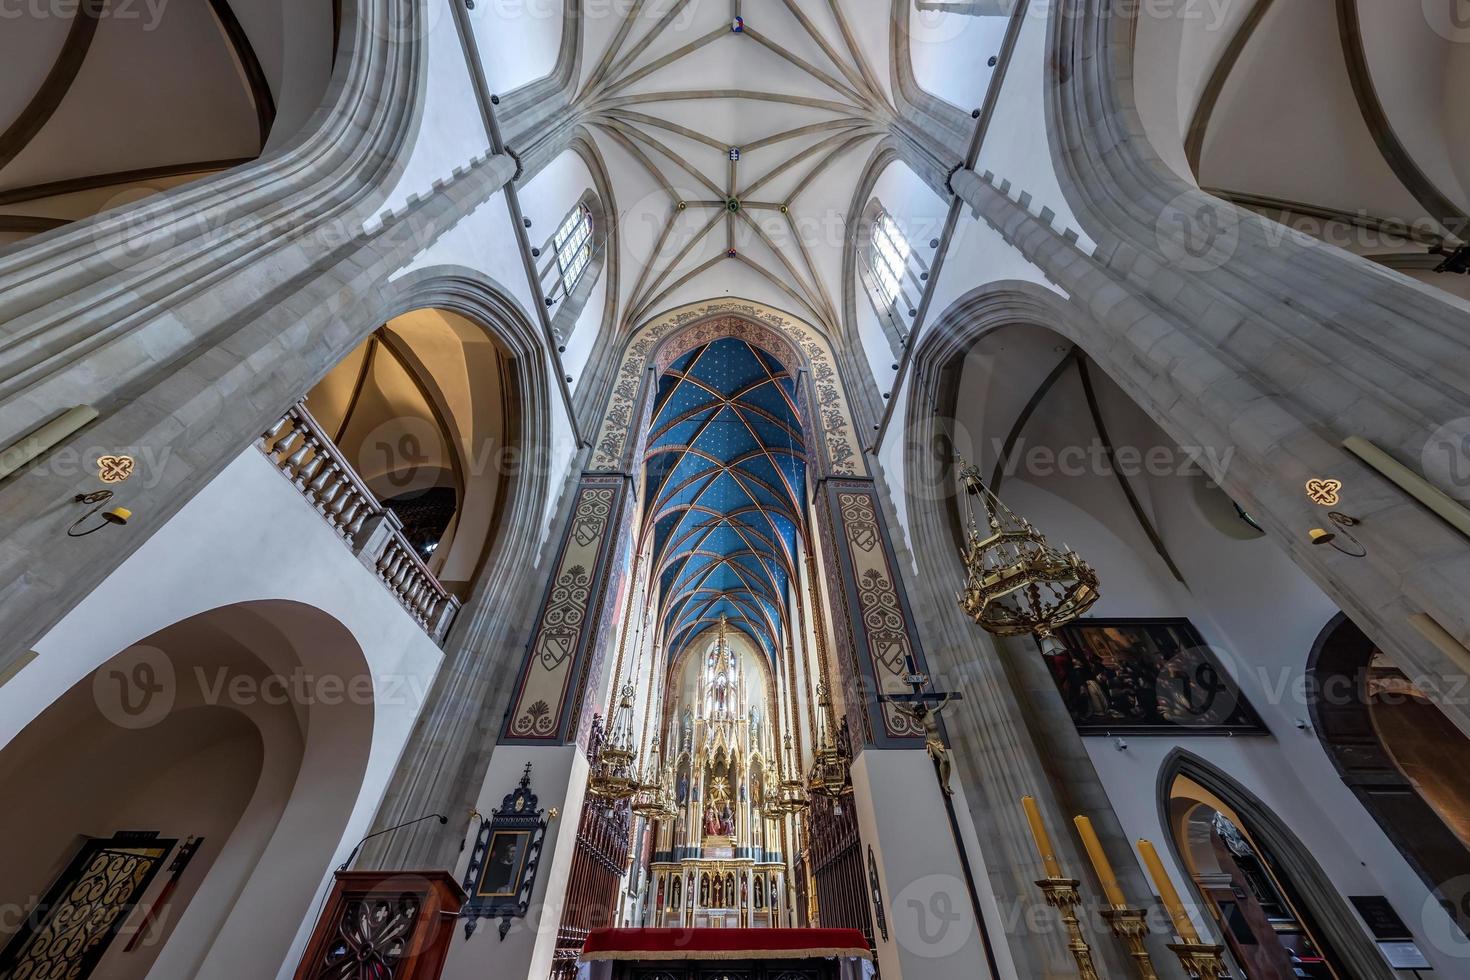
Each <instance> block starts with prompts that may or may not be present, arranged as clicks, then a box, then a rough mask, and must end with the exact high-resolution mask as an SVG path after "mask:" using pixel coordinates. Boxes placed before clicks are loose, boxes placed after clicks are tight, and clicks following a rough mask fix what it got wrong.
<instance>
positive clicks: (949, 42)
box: [900, 0, 1011, 109]
mask: <svg viewBox="0 0 1470 980" xmlns="http://www.w3.org/2000/svg"><path fill="white" fill-rule="evenodd" d="M909 6H910V8H911V9H910V10H909V38H908V44H909V58H910V60H911V62H912V64H913V68H914V80H915V81H917V82H918V83H919V86H920V87H921V88H923V89H924V90H925V91H926V92H929V93H931V94H933V95H937V96H939V97H940V98H941V99H944V100H945V101H947V102H949V103H951V104H953V105H956V106H959V107H960V108H962V109H978V108H980V105H981V103H983V102H984V101H985V92H986V90H987V89H989V88H990V80H991V78H992V77H993V76H994V74H995V69H993V68H991V67H990V66H989V64H988V63H987V62H988V61H989V60H990V58H991V56H993V55H999V54H1000V49H1001V42H1002V41H1003V40H1004V38H1005V33H1006V25H1007V24H1008V23H1009V22H1010V17H1009V16H1008V9H1007V8H1009V7H1010V6H1011V4H1010V2H1009V0H992V2H991V6H992V7H993V8H994V10H995V12H994V13H988V14H985V15H984V16H979V17H976V16H973V15H967V14H958V13H952V12H949V11H943V10H919V9H917V7H916V6H915V5H913V4H910V5H909ZM900 43H902V42H900Z"/></svg>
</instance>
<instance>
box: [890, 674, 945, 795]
mask: <svg viewBox="0 0 1470 980" xmlns="http://www.w3.org/2000/svg"><path fill="white" fill-rule="evenodd" d="M908 666H909V673H908V677H906V678H905V680H907V681H908V683H909V686H911V687H912V688H913V689H914V690H913V693H912V694H880V695H879V696H878V700H880V701H884V702H887V703H889V704H892V705H894V706H895V707H896V708H897V709H898V710H899V712H901V713H902V714H905V715H907V716H908V717H910V718H912V719H914V721H916V722H918V723H919V724H920V725H922V726H923V728H924V748H925V749H927V750H928V752H929V758H931V759H933V760H934V771H935V772H936V773H937V774H938V776H939V788H940V789H942V790H944V795H945V796H953V795H954V790H953V789H951V788H950V786H949V777H950V773H951V772H953V770H954V763H953V762H952V760H951V758H950V754H949V748H948V747H947V746H946V745H945V744H944V736H943V735H942V734H941V733H940V731H939V714H940V712H942V711H943V710H944V709H945V708H947V707H948V706H949V703H950V702H951V701H960V700H963V698H964V695H963V694H960V693H959V692H958V691H946V692H943V693H938V692H925V690H924V688H925V687H926V686H928V684H929V676H928V675H927V674H921V673H919V672H918V670H917V668H916V667H915V666H914V658H913V657H909V659H908Z"/></svg>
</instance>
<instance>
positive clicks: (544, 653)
mask: <svg viewBox="0 0 1470 980" xmlns="http://www.w3.org/2000/svg"><path fill="white" fill-rule="evenodd" d="M627 491H628V486H627V480H626V479H625V478H623V477H621V476H616V475H599V474H584V475H583V477H582V479H581V481H580V482H579V484H578V485H577V488H576V490H575V492H574V494H573V497H572V500H571V505H570V506H571V512H570V519H569V521H568V523H567V525H566V527H565V530H564V532H563V536H562V541H561V544H560V548H559V550H558V552H557V558H556V560H555V562H554V564H553V565H552V568H551V575H550V581H549V584H548V586H547V589H546V594H545V597H544V598H543V600H542V603H541V607H540V613H539V615H538V618H537V622H536V626H535V628H534V630H533V632H532V637H531V642H530V646H529V649H528V650H527V651H526V655H525V658H524V661H523V662H522V664H521V669H520V672H519V675H518V677H517V679H516V682H515V687H514V693H513V694H512V696H511V702H510V706H509V708H508V710H507V712H506V715H505V719H504V723H503V725H502V727H501V732H500V739H499V742H498V744H497V745H496V746H495V750H494V752H493V753H492V754H491V756H490V762H489V767H488V770H487V772H486V774H485V779H484V783H483V788H482V789H481V794H480V796H481V802H480V809H481V812H482V813H486V814H488V813H489V807H491V806H494V805H495V804H496V803H497V802H498V801H499V799H500V797H501V796H503V795H504V794H505V792H506V791H507V789H506V787H507V786H508V785H510V783H509V782H508V780H511V779H512V777H513V776H514V777H515V778H516V779H518V778H519V775H518V773H519V772H520V771H521V769H523V768H524V766H525V764H526V763H527V762H530V763H532V767H533V768H532V773H531V781H532V787H533V788H534V789H535V791H536V793H537V795H538V796H539V797H540V801H541V805H542V806H543V807H556V808H557V809H558V810H559V811H560V817H559V818H558V820H557V821H554V822H553V823H552V825H551V826H550V827H549V828H548V830H547V835H546V844H545V847H544V849H543V851H542V855H541V862H540V873H539V875H538V878H537V881H536V883H535V889H534V890H533V892H532V896H531V911H530V914H529V916H528V917H527V918H526V919H524V920H519V921H517V922H516V923H515V926H514V928H513V929H512V930H511V933H510V934H509V935H508V936H507V937H506V939H505V940H504V941H503V942H502V941H501V940H500V939H499V937H498V935H496V930H495V929H493V928H487V929H480V930H477V931H476V932H475V933H474V935H473V936H472V937H470V938H469V939H466V938H464V936H463V933H457V934H456V936H455V939H454V941H453V943H452V944H451V946H450V951H449V955H448V958H447V960H446V962H445V967H444V976H445V977H446V978H447V980H470V978H478V977H483V976H484V975H485V972H486V970H488V969H492V968H493V970H494V971H495V972H496V973H497V974H499V973H503V974H504V975H505V976H515V977H519V976H536V977H539V976H547V975H549V974H550V971H551V965H552V955H553V953H554V951H555V948H556V938H557V930H558V928H559V926H560V924H561V919H562V910H563V908H564V906H565V905H566V903H567V901H568V900H569V898H574V897H575V896H568V894H567V886H568V875H569V873H570V869H571V865H572V856H573V854H574V853H575V850H576V847H577V829H578V823H579V819H580V816H581V812H582V807H583V803H584V802H585V800H586V793H587V776H588V762H587V758H586V752H587V744H588V735H589V728H590V722H591V716H592V714H593V712H594V711H597V710H599V708H600V706H601V699H600V698H598V692H600V691H601V690H602V689H603V687H604V685H603V681H602V675H603V664H602V662H601V661H602V655H603V654H604V653H605V652H606V648H607V646H609V645H611V644H609V643H607V642H606V641H605V640H603V639H602V636H603V634H604V633H607V632H609V631H607V630H606V624H608V623H610V622H612V621H614V619H615V616H614V608H615V607H616V605H617V604H618V603H619V601H620V600H621V599H622V598H623V596H622V592H623V585H624V579H625V578H626V573H627V569H626V567H625V566H626V564H627V563H626V560H625V555H624V552H625V551H626V549H625V548H623V547H622V538H623V536H624V535H623V532H624V530H625V528H624V524H625V518H626V517H627V513H626V511H627V508H626V500H627ZM466 853H468V849H467V851H466ZM467 861H468V857H464V858H461V867H460V871H461V873H463V871H464V863H465V862H467ZM618 905H620V903H618ZM615 907H617V906H615Z"/></svg>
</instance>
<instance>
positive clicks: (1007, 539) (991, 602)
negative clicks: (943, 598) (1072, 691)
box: [959, 459, 1098, 640]
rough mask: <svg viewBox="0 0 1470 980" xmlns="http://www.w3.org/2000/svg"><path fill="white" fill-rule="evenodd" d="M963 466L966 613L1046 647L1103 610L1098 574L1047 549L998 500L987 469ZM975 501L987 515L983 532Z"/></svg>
mask: <svg viewBox="0 0 1470 980" xmlns="http://www.w3.org/2000/svg"><path fill="white" fill-rule="evenodd" d="M960 462H961V464H962V468H961V470H960V474H959V481H960V486H961V487H962V488H963V489H964V491H965V497H964V500H965V528H964V532H965V546H964V549H963V552H962V554H961V558H962V559H963V561H964V563H965V590H964V591H963V592H961V593H960V594H959V602H960V607H961V608H963V609H964V610H965V613H966V614H967V615H969V616H970V617H971V618H972V619H974V620H975V622H976V623H979V624H980V625H981V626H982V627H984V628H985V629H986V630H987V631H989V632H991V633H994V634H995V635H996V636H1017V635H1020V634H1023V633H1034V634H1036V635H1037V636H1038V637H1039V638H1041V639H1043V640H1045V639H1046V638H1048V637H1050V636H1051V635H1052V632H1053V631H1054V630H1056V629H1058V628H1059V627H1062V626H1065V625H1066V624H1067V623H1070V622H1072V620H1074V619H1076V618H1077V617H1078V616H1081V615H1082V614H1083V613H1084V612H1086V611H1087V610H1088V609H1090V608H1091V607H1092V605H1093V603H1095V602H1097V600H1098V588H1097V586H1098V581H1097V572H1095V571H1093V569H1092V566H1091V565H1089V564H1087V562H1085V561H1083V560H1082V558H1081V557H1080V556H1078V554H1077V553H1076V552H1075V551H1073V550H1072V549H1070V548H1068V547H1067V546H1066V545H1063V546H1062V550H1061V551H1058V550H1057V549H1055V548H1053V547H1052V546H1051V545H1049V544H1047V541H1046V535H1044V534H1042V533H1041V532H1040V531H1038V530H1036V528H1034V527H1032V526H1031V522H1030V521H1027V520H1026V519H1025V518H1023V517H1017V516H1016V515H1015V514H1013V513H1012V512H1011V509H1010V508H1009V507H1007V506H1006V505H1005V504H1003V503H1001V501H1000V498H999V497H997V496H996V495H995V494H994V493H992V492H991V490H990V488H989V487H987V486H986V485H985V483H984V481H983V480H982V479H981V478H980V469H979V467H976V466H973V465H971V464H970V463H969V462H968V461H966V460H964V459H961V460H960ZM974 498H978V499H979V502H980V503H981V504H983V505H984V507H985V518H984V526H983V527H982V526H981V522H980V521H979V520H977V518H976V513H975V512H976V510H977V509H978V508H977V507H976V505H975V500H974Z"/></svg>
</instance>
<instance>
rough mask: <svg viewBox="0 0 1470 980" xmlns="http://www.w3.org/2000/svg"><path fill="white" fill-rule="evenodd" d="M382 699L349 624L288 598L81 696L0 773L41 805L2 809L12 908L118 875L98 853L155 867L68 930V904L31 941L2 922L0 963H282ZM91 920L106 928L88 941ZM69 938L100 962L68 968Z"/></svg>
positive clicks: (351, 794)
mask: <svg viewBox="0 0 1470 980" xmlns="http://www.w3.org/2000/svg"><path fill="white" fill-rule="evenodd" d="M327 678H333V679H335V680H334V681H332V683H334V684H335V685H337V686H335V687H333V688H332V690H333V691H335V692H336V693H335V694H334V695H333V696H332V697H328V696H327V694H328V689H327V688H326V687H325V686H319V685H322V684H323V683H324V679H327ZM372 690H373V689H372V682H371V677H370V675H369V674H368V673H367V666H366V662H365V660H364V659H363V655H362V651H361V650H360V648H359V647H358V645H357V643H356V642H355V641H354V640H353V638H352V637H351V635H350V634H349V633H348V632H347V630H346V629H345V627H343V626H342V625H341V624H340V623H338V622H337V621H336V620H335V619H332V618H331V617H329V616H327V615H326V614H324V613H322V612H320V611H319V610H316V609H314V608H312V607H309V606H304V605H301V604H299V603H293V602H288V601H282V600H269V601H259V602H247V603H239V604H235V605H231V606H224V607H220V608H217V609H213V610H210V611H208V612H204V613H200V614H198V615H195V616H191V617H189V618H187V619H184V620H181V621H179V622H176V623H174V624H172V625H170V626H167V627H165V628H164V629H162V630H159V631H157V632H155V633H153V634H151V635H150V636H147V637H144V638H142V639H141V640H139V641H138V642H137V643H136V644H133V645H131V646H129V647H127V648H126V649H124V650H122V651H120V652H119V653H118V654H116V655H115V656H114V657H112V658H111V659H109V660H108V661H107V662H106V663H104V664H102V665H101V666H99V667H98V668H97V669H96V670H94V671H92V672H91V673H90V674H89V675H88V676H87V677H85V678H83V679H82V680H81V681H79V682H78V683H76V684H75V685H73V686H72V688H71V689H70V690H69V691H68V692H67V693H66V694H64V695H63V696H62V697H60V698H58V699H57V700H55V701H54V702H52V703H51V705H49V706H48V707H47V708H46V710H45V711H43V712H42V713H41V714H40V715H38V716H37V717H36V718H35V719H34V720H33V721H32V722H31V724H29V725H28V726H27V727H26V728H25V729H24V730H23V731H22V732H21V733H20V734H19V735H18V736H17V737H16V738H14V739H13V740H12V741H11V742H9V743H8V744H7V745H6V746H5V748H4V750H3V751H0V780H3V782H4V784H5V786H6V787H7V792H9V793H14V794H15V798H17V799H26V800H28V801H29V805H27V806H25V807H12V808H6V809H5V811H4V812H3V813H0V829H3V830H4V831H5V833H4V836H3V841H4V843H3V844H0V863H3V864H4V866H5V867H6V868H7V869H8V870H7V874H6V875H5V876H4V881H3V883H0V889H4V900H5V901H7V902H13V903H15V905H16V907H19V908H25V909H27V910H32V909H33V908H35V906H36V905H37V898H38V897H40V896H65V895H66V894H68V883H71V884H72V885H73V886H74V885H75V883H76V882H78V881H80V880H83V879H85V878H87V877H88V876H89V875H92V874H97V873H108V874H112V873H114V872H113V870H112V869H105V872H104V869H101V868H99V867H97V866H96V865H95V863H89V862H95V860H96V859H97V858H96V855H98V854H104V855H105V854H108V853H117V852H122V853H128V854H132V855H133V856H134V857H135V858H146V859H147V860H148V861H149V862H150V866H148V867H143V868H140V869H138V871H137V873H136V874H135V875H133V876H132V877H130V878H128V879H127V880H128V881H129V883H130V884H129V886H128V887H126V888H121V889H117V890H115V891H114V892H113V893H112V894H114V895H115V896H116V897H117V898H118V905H117V907H116V909H115V910H114V911H113V912H112V913H111V914H110V915H108V914H99V915H98V916H96V917H95V918H89V917H82V918H81V919H80V920H72V921H69V920H68V916H67V914H66V911H65V905H64V902H65V899H64V898H62V900H61V904H57V905H55V906H53V907H52V908H51V909H49V910H48V909H45V908H42V909H36V914H34V915H32V916H31V918H30V919H29V920H28V923H29V924H28V925H27V926H26V927H25V929H24V931H21V932H19V933H17V932H16V930H15V928H14V927H15V926H16V925H19V921H18V920H17V922H15V923H11V922H9V921H7V923H6V924H5V925H6V928H7V933H8V934H7V936H6V942H7V944H8V945H7V946H6V947H5V951H4V953H3V954H0V956H3V957H4V958H3V959H0V963H3V964H4V965H3V966H0V970H9V969H17V968H18V967H17V962H21V963H24V962H28V961H31V960H33V959H35V958H37V957H39V960H36V961H37V962H46V963H48V965H50V966H51V967H53V968H58V969H60V968H62V966H61V964H64V965H65V968H66V969H71V968H73V967H77V968H81V967H84V966H87V965H90V966H93V967H95V969H96V970H97V971H98V973H97V975H102V976H108V977H117V978H120V980H124V978H134V977H143V976H145V975H148V974H149V973H150V971H155V973H154V975H175V976H185V975H187V976H194V977H228V976H233V975H238V973H236V972H234V971H236V970H237V969H238V964H239V963H240V962H245V961H247V959H248V961H249V962H252V963H257V964H272V965H274V964H277V963H280V962H282V961H284V959H285V958H286V955H287V953H288V950H289V949H290V947H291V944H292V942H293V940H294V939H295V937H296V935H297V933H298V931H299V929H300V927H301V923H302V921H303V920H304V919H305V918H307V917H309V915H310V904H311V900H312V898H313V896H314V895H315V893H316V891H317V888H318V886H319V884H320V882H321V879H322V876H323V874H324V873H325V872H326V870H327V868H326V866H325V865H326V861H327V860H328V858H329V856H330V855H331V854H332V853H333V852H334V851H335V850H336V848H337V845H338V843H339V841H340V839H341V836H342V833H343V829H344V827H345V825H346V822H347V820H348V818H349V816H350V812H351V808H352V806H353V803H354V801H355V799H356V797H357V794H358V789H359V786H360V783H361V780H362V778H363V774H364V772H365V770H366V765H367V757H368V751H369V745H370V741H371V737H372V727H373V704H372ZM41 817H44V818H41ZM99 842H108V843H105V844H100V843H99ZM195 842H197V844H195ZM190 844H195V846H194V848H193V850H192V853H189V848H188V845H190ZM99 849H100V850H99ZM185 853H188V854H189V856H188V857H186V858H184V859H183V860H182V862H181V861H180V855H181V854H185ZM176 864H177V867H178V872H177V875H175V873H174V867H175V865H176ZM168 893H171V894H168ZM160 896H162V897H163V898H166V899H167V901H166V902H162V903H160ZM155 905H156V906H157V907H156V909H155V911H154V913H152V914H151V915H150V913H149V912H148V910H149V909H150V908H154V907H155ZM88 922H92V923H105V924H107V925H108V926H109V927H110V928H108V929H102V930H100V934H96V935H91V936H88V937H85V938H83V939H82V940H81V941H75V940H77V939H78V933H79V932H80V931H82V930H84V929H86V928H88V926H87V925H86V923H88ZM109 936H110V937H111V938H109ZM63 937H64V938H65V939H66V940H67V941H59V940H60V939H61V938H63ZM43 939H44V940H50V941H51V942H50V949H51V952H50V953H49V954H43V953H42V952H41V950H42V948H43V947H44V946H45V945H46V944H45V943H43V942H41V940H43ZM68 946H74V948H76V949H80V950H87V949H90V950H91V952H90V953H88V954H86V955H85V956H83V955H82V954H80V953H78V954H76V955H75V956H73V954H71V953H63V954H62V956H63V957H70V958H65V959H63V960H60V961H58V960H57V959H56V956H57V952H56V951H57V950H61V949H65V948H67V947H68ZM242 957H245V958H247V959H242ZM73 959H74V960H75V962H73ZM7 975H8V974H7Z"/></svg>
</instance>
